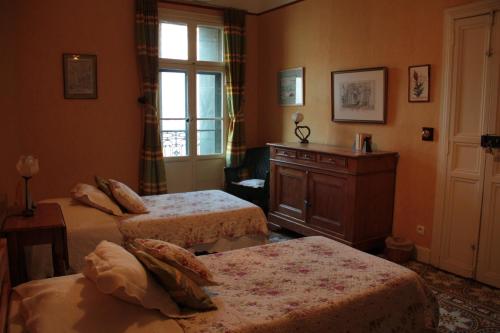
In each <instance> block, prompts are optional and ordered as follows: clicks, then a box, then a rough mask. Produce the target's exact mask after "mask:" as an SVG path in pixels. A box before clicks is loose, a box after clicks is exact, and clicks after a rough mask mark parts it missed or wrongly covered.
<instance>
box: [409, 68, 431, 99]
mask: <svg viewBox="0 0 500 333" xmlns="http://www.w3.org/2000/svg"><path fill="white" fill-rule="evenodd" d="M430 83H431V65H417V66H410V67H408V102H410V103H419V102H429V101H430V93H429V89H430Z"/></svg>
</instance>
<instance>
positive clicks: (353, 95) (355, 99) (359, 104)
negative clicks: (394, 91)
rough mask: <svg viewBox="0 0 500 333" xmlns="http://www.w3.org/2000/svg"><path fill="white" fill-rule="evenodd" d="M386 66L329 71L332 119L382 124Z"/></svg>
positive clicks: (385, 109)
mask: <svg viewBox="0 0 500 333" xmlns="http://www.w3.org/2000/svg"><path fill="white" fill-rule="evenodd" d="M386 113H387V67H375V68H361V69H350V70H342V71H334V72H332V120H333V121H335V122H351V123H380V124H385V122H386Z"/></svg>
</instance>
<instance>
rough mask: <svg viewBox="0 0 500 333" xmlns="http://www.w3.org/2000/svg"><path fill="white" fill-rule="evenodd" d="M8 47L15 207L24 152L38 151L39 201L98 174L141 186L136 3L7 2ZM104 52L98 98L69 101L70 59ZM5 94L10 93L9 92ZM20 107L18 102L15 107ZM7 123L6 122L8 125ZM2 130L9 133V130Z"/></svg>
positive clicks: (8, 142)
mask: <svg viewBox="0 0 500 333" xmlns="http://www.w3.org/2000/svg"><path fill="white" fill-rule="evenodd" d="M2 3H3V4H2V6H5V7H6V8H5V9H6V11H4V10H2V11H1V12H2V17H1V19H0V21H3V20H4V19H7V20H12V19H13V21H12V22H10V25H9V27H8V29H7V27H4V29H6V30H4V29H2V34H6V35H7V37H8V38H7V44H6V45H4V47H5V48H3V50H2V53H3V54H4V55H3V58H2V68H7V69H8V70H10V73H9V75H8V76H7V77H8V78H9V80H8V84H9V85H10V87H8V88H10V89H9V90H8V91H9V95H8V96H5V97H7V98H6V99H2V105H0V109H1V110H2V114H1V117H2V121H1V122H2V124H6V123H11V122H14V123H17V125H16V126H17V128H16V129H15V128H11V127H10V126H9V131H8V132H7V133H2V138H1V139H2V140H1V148H2V152H3V151H7V152H8V153H7V154H5V155H4V154H2V155H3V156H2V163H1V166H0V168H1V169H0V172H1V174H2V178H4V177H6V178H5V179H4V180H3V181H2V183H1V186H2V187H1V188H0V192H7V193H9V197H10V199H9V201H10V202H12V197H13V195H14V191H15V189H16V188H15V186H14V184H15V183H17V182H18V179H19V176H18V175H17V173H16V171H15V167H14V165H15V163H16V162H17V159H18V157H19V155H21V154H27V153H30V154H34V155H35V156H37V157H38V158H39V161H40V173H39V175H37V176H36V177H35V178H34V179H33V192H34V198H35V199H40V198H44V197H50V196H67V194H68V191H69V189H70V188H71V186H72V185H74V184H75V183H76V182H80V181H84V182H92V178H93V175H94V174H100V175H104V176H106V177H113V178H116V179H121V180H123V181H125V182H126V183H128V184H130V185H131V186H132V187H134V188H137V184H138V179H137V178H138V176H137V175H138V168H139V161H138V156H139V148H140V135H141V114H140V109H139V108H138V106H137V103H136V99H137V97H138V95H139V82H138V76H137V65H136V58H135V44H134V24H133V22H134V7H133V3H134V2H133V1H121V0H110V1H78V2H75V1H62V0H48V1H42V2H40V1H9V2H8V3H9V4H8V5H7V1H5V2H2ZM65 52H66V53H68V52H69V53H73V52H74V53H89V54H96V55H97V62H98V74H97V77H98V99H95V100H69V99H64V98H63V79H62V54H63V53H65ZM3 91H5V90H3ZM12 104H13V105H12ZM4 126H5V125H2V127H4ZM2 132H4V131H3V130H2Z"/></svg>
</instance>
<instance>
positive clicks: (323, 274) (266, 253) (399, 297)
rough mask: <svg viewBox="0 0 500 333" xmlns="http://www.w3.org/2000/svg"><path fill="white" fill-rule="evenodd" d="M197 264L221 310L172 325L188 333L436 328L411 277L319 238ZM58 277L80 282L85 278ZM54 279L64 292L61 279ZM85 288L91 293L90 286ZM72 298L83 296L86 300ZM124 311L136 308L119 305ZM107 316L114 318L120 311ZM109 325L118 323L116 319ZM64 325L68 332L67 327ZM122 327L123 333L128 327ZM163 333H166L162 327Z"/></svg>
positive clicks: (427, 299) (434, 314)
mask: <svg viewBox="0 0 500 333" xmlns="http://www.w3.org/2000/svg"><path fill="white" fill-rule="evenodd" d="M200 259H201V260H202V261H203V262H204V263H205V264H206V265H207V266H208V267H209V269H210V270H211V271H212V273H213V274H214V276H215V279H216V280H217V281H218V282H220V285H219V286H211V287H207V289H208V291H209V292H210V294H211V295H213V296H212V300H213V301H214V303H215V304H217V306H218V310H215V311H211V312H205V313H200V314H197V315H196V316H195V317H193V318H188V319H176V320H175V322H176V325H177V326H178V327H180V328H181V329H182V331H184V332H185V333H201V332H204V333H216V332H232V333H247V332H259V333H271V332H274V333H276V332H287V333H288V332H303V333H307V332H311V333H316V332H380V333H382V332H433V331H434V330H435V328H436V327H437V325H438V318H439V317H438V316H439V313H438V305H437V302H436V300H435V298H434V296H433V295H432V294H431V292H430V291H429V290H428V289H427V287H426V286H425V284H424V282H423V280H422V279H421V278H420V277H419V276H418V275H417V274H416V273H414V272H412V271H410V270H408V269H406V268H404V267H402V266H399V265H396V264H394V263H391V262H389V261H386V260H384V259H381V258H378V257H374V256H371V255H369V254H366V253H363V252H360V251H358V250H355V249H352V248H350V247H347V246H345V245H343V244H340V243H338V242H335V241H333V240H329V239H326V238H323V237H306V238H302V239H298V240H292V241H288V242H282V243H275V244H269V245H264V246H256V247H251V248H246V249H240V250H235V251H228V252H224V253H217V254H212V255H207V256H203V257H200ZM60 279H61V278H60ZM62 279H74V280H81V279H82V276H81V275H76V276H68V277H62ZM50 280H53V279H48V280H46V281H50ZM59 281H60V282H58V285H60V286H63V285H64V283H62V281H63V280H59ZM66 281H67V280H66ZM80 283H82V281H80ZM85 285H86V286H87V288H88V287H89V285H90V284H89V283H86V284H85ZM93 287H94V288H95V286H93ZM76 294H77V295H80V297H82V298H85V297H86V295H89V293H88V292H87V293H81V292H78V291H77V292H76ZM103 296H104V295H102V296H99V297H101V298H102V297H103ZM95 297H97V296H95ZM107 297H112V296H107ZM70 300H71V302H72V303H71V304H74V305H71V306H73V307H74V308H75V309H72V308H71V306H70V305H68V306H67V307H65V308H64V309H65V311H68V312H71V313H72V315H71V316H69V315H68V316H67V317H66V318H75V320H77V319H78V320H79V322H81V320H82V318H83V316H85V317H84V318H85V320H88V321H95V322H96V323H98V320H99V318H100V317H99V314H98V313H96V314H95V317H94V316H91V315H90V314H91V313H93V312H94V313H95V311H85V309H82V307H83V306H88V307H89V309H92V308H96V305H95V304H93V303H92V302H91V301H90V300H89V299H76V300H74V299H73V298H70ZM101 303H102V302H101ZM61 306H62V305H61ZM122 306H134V305H129V304H125V303H120V307H122ZM97 307H99V306H97ZM13 308H16V307H13ZM41 308H43V307H41ZM126 310H127V309H125V308H124V309H123V311H126ZM72 311H76V312H75V313H73V312H72ZM148 311H152V310H148ZM109 312H110V313H115V312H116V313H117V314H116V316H119V313H121V312H122V310H120V311H109ZM127 312H129V311H127ZM154 312H155V313H156V316H157V315H158V312H157V311H154ZM35 315H36V314H35ZM144 315H145V314H141V316H144ZM130 316H133V314H131V315H130ZM80 317H82V318H80ZM11 318H16V313H11ZM157 318H159V317H157ZM108 319H109V320H110V321H111V322H113V321H119V318H118V317H117V318H111V317H109V318H108ZM137 319H138V320H139V319H140V318H137ZM151 320H160V319H154V318H152V319H151ZM163 321H164V322H161V323H159V322H153V323H151V322H150V323H149V324H155V327H159V328H161V325H168V327H170V328H171V327H173V323H172V321H173V320H168V321H165V320H164V318H163ZM127 322H129V323H131V325H133V323H136V322H138V321H137V320H135V319H134V318H133V317H128V316H127ZM90 323H92V322H89V323H87V324H89V325H90ZM156 324H158V325H159V326H156ZM17 325H19V322H17ZM65 325H69V327H72V326H73V324H72V323H71V322H69V323H65ZM108 326H109V325H108ZM177 326H176V327H177ZM134 328H135V327H134ZM120 329H122V330H123V331H125V327H120ZM68 331H71V329H68ZM144 331H147V330H144ZM159 331H161V329H160V330H159ZM164 331H168V328H167V326H165V330H164ZM106 332H113V330H112V329H111V330H110V329H107V330H106ZM134 332H135V330H134ZM41 333H43V332H42V331H41Z"/></svg>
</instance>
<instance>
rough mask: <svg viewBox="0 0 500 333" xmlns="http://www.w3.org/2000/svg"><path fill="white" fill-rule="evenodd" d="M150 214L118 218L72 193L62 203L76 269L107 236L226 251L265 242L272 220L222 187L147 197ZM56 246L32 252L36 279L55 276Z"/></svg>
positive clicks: (32, 273) (31, 263) (58, 201)
mask: <svg viewBox="0 0 500 333" xmlns="http://www.w3.org/2000/svg"><path fill="white" fill-rule="evenodd" d="M143 200H144V202H145V204H146V206H147V207H148V209H149V213H147V214H126V215H125V216H122V217H118V216H114V215H110V214H107V213H104V212H102V211H99V210H97V209H95V208H92V207H88V206H84V205H82V204H80V203H78V202H76V201H75V200H73V199H70V198H59V199H49V200H44V201H41V202H40V203H42V204H43V203H57V204H59V206H60V207H61V210H62V213H63V216H64V220H65V223H66V232H67V239H68V255H69V263H70V267H71V271H73V272H79V271H81V268H82V267H83V263H84V261H83V258H84V256H85V255H86V254H88V253H89V252H91V251H92V250H93V249H94V248H95V246H96V245H97V244H98V243H99V242H100V241H101V240H109V241H111V242H114V243H117V244H120V243H121V242H122V240H123V238H151V239H159V240H163V241H167V242H170V243H173V244H176V245H179V246H181V247H184V248H187V249H190V250H192V251H207V252H210V253H211V252H222V251H227V250H232V249H238V248H243V247H249V246H254V245H262V244H265V243H266V240H267V233H268V229H267V220H266V217H265V215H264V213H263V211H262V209H260V208H259V207H258V206H256V205H254V204H252V203H250V202H247V201H244V200H242V199H239V198H237V197H235V196H233V195H230V194H228V193H225V192H223V191H218V190H209V191H198V192H186V193H173V194H163V195H154V196H146V197H143ZM49 250H50V248H48V247H46V248H43V247H42V248H40V249H38V250H37V251H33V252H32V253H31V259H30V265H29V266H30V269H31V271H30V272H29V274H30V276H31V277H32V278H41V277H47V276H50V275H51V271H52V269H51V264H50V262H49V259H48V258H50V255H47V253H46V252H47V251H49Z"/></svg>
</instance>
